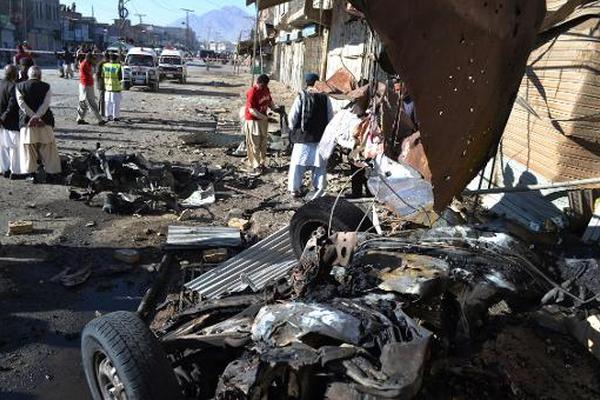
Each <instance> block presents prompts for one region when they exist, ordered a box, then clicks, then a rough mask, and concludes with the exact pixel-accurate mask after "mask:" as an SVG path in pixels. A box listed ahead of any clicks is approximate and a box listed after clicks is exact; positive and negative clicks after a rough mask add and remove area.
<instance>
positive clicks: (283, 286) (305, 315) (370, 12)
mask: <svg viewBox="0 0 600 400" xmlns="http://www.w3.org/2000/svg"><path fill="white" fill-rule="evenodd" d="M352 3H354V4H355V6H356V7H357V8H358V9H360V10H361V12H363V13H364V14H365V15H366V17H367V19H368V20H369V22H370V23H371V25H372V26H373V28H374V29H375V30H376V31H377V32H378V33H379V34H380V36H381V37H382V39H383V42H384V43H385V44H386V48H387V50H388V53H389V57H390V59H391V61H392V63H393V64H394V67H395V68H397V71H398V72H399V73H400V74H401V75H402V77H403V79H405V80H406V84H407V87H408V90H409V91H410V93H411V94H412V96H413V98H414V99H415V103H416V108H417V109H418V115H419V118H420V121H419V122H420V132H419V131H417V132H413V131H412V130H411V129H408V130H405V133H406V132H408V133H409V134H402V132H403V130H402V124H401V123H394V124H393V125H394V126H395V129H393V130H392V131H391V132H392V134H391V137H390V132H388V131H385V135H384V136H385V137H382V138H380V139H381V140H382V141H385V143H386V156H387V157H383V156H381V155H380V158H379V162H378V164H377V168H376V169H375V170H374V173H373V174H372V177H373V178H374V179H375V180H377V179H379V187H378V188H377V187H373V186H371V187H372V188H374V189H376V190H375V192H376V193H378V194H380V196H379V198H380V200H383V202H385V203H386V204H388V205H389V206H390V208H392V209H393V210H395V211H396V212H397V213H398V214H400V215H405V216H406V215H407V214H412V213H414V212H416V211H419V212H420V211H425V214H426V215H429V212H430V211H431V210H433V211H435V212H437V213H438V214H440V213H441V212H442V211H444V210H445V209H446V207H447V206H448V204H449V203H450V201H451V200H452V198H453V197H454V196H456V195H458V194H460V192H461V191H462V190H463V189H464V187H465V186H466V184H467V183H468V182H469V181H470V180H471V179H473V178H474V177H475V174H476V173H477V172H478V171H479V170H480V169H481V167H482V166H483V165H484V163H485V162H486V160H487V159H488V158H489V156H490V154H492V153H493V152H494V150H495V147H496V145H497V143H498V141H499V138H500V136H501V134H502V130H503V128H504V125H505V123H506V119H507V117H508V114H509V112H510V109H511V106H512V103H513V101H514V93H516V90H517V87H518V84H519V81H520V79H521V76H522V75H523V71H524V66H525V61H526V58H527V56H528V54H529V51H530V50H531V48H532V46H533V43H534V40H535V38H536V34H537V32H538V30H539V27H540V24H541V22H542V19H543V16H544V3H543V1H531V0H512V1H503V2H483V3H482V2H475V1H474V0H473V1H457V0H448V1H429V0H426V1H420V2H407V3H406V4H404V5H403V7H402V8H401V12H400V11H398V12H397V13H394V14H392V15H390V12H389V10H391V9H399V10H400V8H398V7H396V4H397V3H396V2H392V0H370V1H359V0H355V1H353V2H352ZM432 43H435V45H434V44H432ZM415 48H417V49H419V51H415V50H414V49H415ZM411 49H412V51H411ZM423 49H429V51H428V52H426V54H425V55H424V52H423ZM455 92H459V95H456V94H455ZM454 96H459V97H456V98H455V97H454ZM456 99H459V100H456ZM460 99H462V100H460ZM475 107H477V110H475ZM475 111H477V112H475ZM397 119H398V120H399V121H402V119H403V116H402V111H400V113H399V115H398V116H397ZM371 134H372V135H371V136H374V133H373V132H371ZM398 165H401V166H402V168H401V171H400V174H399V176H393V172H394V171H397V170H398ZM386 168H389V170H387V171H386ZM394 179H397V180H398V181H397V182H396V183H399V182H400V181H401V180H405V179H409V180H422V181H423V182H425V183H426V184H427V185H429V186H430V187H429V190H427V189H426V188H425V189H423V190H422V193H424V194H425V195H424V196H422V197H421V198H422V199H425V202H420V201H417V203H418V204H417V203H414V204H413V203H411V204H408V206H407V207H405V208H404V211H403V209H402V206H401V205H400V207H394V204H396V205H398V202H397V201H396V200H395V199H394V197H397V198H399V199H400V200H401V202H406V201H405V200H404V199H403V198H402V197H401V196H395V193H396V190H395V188H394V186H395V185H394ZM372 184H374V183H373V182H372ZM382 192H383V193H384V194H382ZM386 194H387V195H386ZM385 199H388V200H387V201H386V200H385ZM317 201H319V200H317ZM327 201H328V202H330V203H331V202H332V201H333V208H332V209H331V210H330V212H331V214H330V218H329V220H328V221H327V220H322V219H321V220H320V221H318V222H319V223H318V224H316V225H315V226H311V227H310V229H309V231H310V233H311V235H310V238H306V239H307V241H306V245H304V244H305V243H304V242H303V243H301V246H300V247H301V248H304V251H303V252H302V257H301V258H300V260H299V262H298V263H297V264H296V265H295V267H294V268H293V270H292V271H291V273H290V274H289V276H288V279H282V280H279V281H276V282H270V285H268V286H267V287H266V288H264V289H262V290H258V291H255V290H252V285H248V287H247V288H246V291H245V292H244V293H221V295H220V297H218V298H209V299H196V300H195V301H191V302H190V301H186V302H185V303H184V304H180V306H182V307H183V309H181V310H179V311H178V312H175V313H174V314H173V315H172V316H171V317H170V318H169V319H168V321H167V322H166V323H163V324H161V326H159V327H154V332H151V331H150V329H149V328H148V327H147V325H146V324H145V322H143V321H142V320H141V319H140V318H139V317H138V316H136V315H134V314H132V313H125V312H119V313H113V314H109V315H106V316H103V317H100V318H98V319H96V320H94V321H92V322H90V323H89V324H88V325H87V326H86V328H85V329H84V332H83V334H82V353H83V365H84V370H85V373H86V378H87V381H88V384H89V386H90V389H91V392H92V396H93V398H94V399H95V400H101V399H129V400H133V399H144V400H152V399H177V398H190V399H192V398H193V399H204V398H216V399H313V398H329V399H384V398H393V399H409V398H415V397H416V396H418V395H419V394H420V392H421V391H422V389H423V382H424V381H425V380H426V379H427V378H428V375H430V374H432V373H433V372H432V371H431V368H430V367H431V364H432V361H433V360H435V359H436V358H437V359H444V357H446V356H447V355H448V354H450V353H451V351H452V349H455V348H457V347H460V346H461V345H465V344H466V345H468V344H469V343H470V341H471V340H472V339H473V338H474V337H476V336H477V335H478V333H479V331H480V330H481V329H482V327H484V326H485V323H486V320H487V319H488V318H489V317H490V314H491V313H492V310H494V309H495V308H498V307H500V308H503V309H506V310H510V312H514V313H521V312H528V311H534V310H537V309H539V308H540V305H541V304H542V303H543V304H558V305H559V306H561V307H565V308H570V309H578V310H581V311H582V312H585V311H586V310H587V309H590V308H593V307H597V306H598V301H599V300H600V299H599V293H600V291H598V290H597V289H598V288H597V287H596V286H597V281H596V278H595V276H589V274H586V273H579V272H573V269H572V268H561V267H559V268H556V266H557V265H559V266H560V265H566V264H567V263H569V264H570V265H577V264H578V263H579V264H582V263H583V264H585V263H587V264H586V265H589V263H590V262H591V261H590V260H587V261H586V260H577V259H568V260H561V258H560V257H559V256H556V255H553V254H552V253H551V252H550V251H547V250H541V249H540V248H538V247H537V246H534V245H532V243H531V242H529V241H527V240H521V239H518V238H517V236H516V235H514V234H512V232H511V231H510V230H507V229H505V228H503V227H499V226H494V225H482V226H477V227H474V226H464V225H456V226H452V225H454V224H447V225H446V224H443V223H442V224H440V225H441V226H438V227H433V228H432V227H431V226H428V227H427V228H419V229H413V230H404V231H402V232H400V233H394V234H390V235H385V234H384V235H378V234H374V233H371V232H358V230H359V229H358V228H360V227H361V224H362V223H363V222H365V221H368V224H369V225H370V228H371V227H373V226H374V225H377V226H379V225H378V224H376V223H375V221H370V220H368V217H367V215H366V214H365V215H364V216H363V218H360V219H359V220H358V224H356V225H354V226H355V227H356V229H349V232H342V231H339V230H338V229H334V232H331V231H330V230H331V229H330V228H331V227H332V220H333V215H334V213H335V212H336V210H335V209H336V208H337V207H341V208H344V207H346V206H345V204H347V203H345V202H344V200H339V199H329V200H327ZM404 205H405V206H406V204H404ZM311 206H312V205H311V204H310V203H309V204H308V205H307V206H305V207H311ZM301 212H302V210H300V211H299V213H301ZM348 218H350V219H354V216H352V217H350V216H349V217H348ZM425 218H426V219H428V218H429V217H427V216H426V217H425ZM442 221H443V219H442ZM353 222H355V221H353ZM428 222H433V221H428ZM443 222H446V221H443ZM319 225H320V227H319ZM349 225H350V224H349ZM428 225H431V224H428ZM363 230H364V229H363ZM300 236H303V235H300ZM596 267H597V264H596ZM579 271H580V272H581V271H583V268H580V269H579ZM557 282H558V283H557ZM561 282H562V284H560V283H561ZM493 379H494V376H493V375H491V374H490V382H491V380H493ZM496 383H497V382H496ZM511 390H513V388H511V387H510V384H508V385H507V388H506V391H504V392H501V395H502V398H518V396H513V395H514V392H511ZM484 392H485V389H482V391H481V393H484ZM484 397H485V396H484ZM448 398H450V397H448ZM479 398H483V397H479Z"/></svg>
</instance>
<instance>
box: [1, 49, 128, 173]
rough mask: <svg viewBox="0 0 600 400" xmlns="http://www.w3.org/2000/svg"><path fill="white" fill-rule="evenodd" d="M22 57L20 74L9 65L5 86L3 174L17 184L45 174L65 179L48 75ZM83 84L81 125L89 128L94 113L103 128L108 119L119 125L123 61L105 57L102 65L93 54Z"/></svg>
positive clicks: (84, 70)
mask: <svg viewBox="0 0 600 400" xmlns="http://www.w3.org/2000/svg"><path fill="white" fill-rule="evenodd" d="M17 56H18V57H15V62H16V61H17V58H18V62H19V64H17V65H19V67H20V69H18V68H17V65H15V64H8V65H6V67H5V68H4V76H3V79H2V80H0V173H1V174H3V175H4V176H5V177H11V178H12V179H18V178H27V177H30V176H33V175H34V174H35V173H36V172H37V171H38V169H39V168H42V169H43V171H44V172H45V174H48V175H53V174H59V173H60V172H61V162H60V157H59V155H58V149H57V146H56V140H55V137H54V125H55V124H54V115H53V113H52V110H51V109H50V102H51V98H52V91H51V88H50V85H49V84H48V83H46V82H43V81H42V71H41V69H40V68H39V67H37V66H35V65H33V60H32V58H31V57H27V56H26V53H24V52H17ZM94 78H96V79H94ZM79 79H80V83H79V107H78V109H77V123H78V124H82V125H83V124H87V122H86V121H85V117H86V114H87V112H88V110H90V109H91V110H92V112H93V114H94V116H95V117H96V119H97V121H98V124H99V125H104V124H106V120H105V119H104V118H105V117H106V118H107V119H108V120H113V121H118V120H119V117H120V103H121V79H122V68H121V64H120V63H119V60H118V55H116V54H105V58H104V59H103V60H102V61H100V62H99V63H98V65H96V62H95V60H94V56H93V54H92V53H91V52H89V53H87V54H86V56H85V59H84V60H83V61H82V62H81V64H80V78H79ZM94 83H96V85H97V88H98V91H99V94H100V102H99V103H98V102H97V100H96V93H95V91H94Z"/></svg>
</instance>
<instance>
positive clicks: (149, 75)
mask: <svg viewBox="0 0 600 400" xmlns="http://www.w3.org/2000/svg"><path fill="white" fill-rule="evenodd" d="M159 75H160V74H159V70H158V57H157V56H156V53H155V52H154V50H152V49H151V48H144V47H134V48H133V49H131V50H129V52H128V53H127V57H126V58H125V63H124V65H123V81H122V86H123V89H125V90H129V89H130V88H131V87H133V86H146V87H148V88H150V89H151V90H152V91H154V92H158V89H159V87H160V82H159V80H160V77H159Z"/></svg>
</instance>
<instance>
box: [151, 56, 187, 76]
mask: <svg viewBox="0 0 600 400" xmlns="http://www.w3.org/2000/svg"><path fill="white" fill-rule="evenodd" d="M158 67H159V69H160V78H161V79H166V78H171V79H177V80H179V83H186V82H187V75H188V73H187V63H186V60H185V56H184V54H183V52H182V51H180V50H170V49H164V50H163V51H162V53H161V55H160V58H159V61H158Z"/></svg>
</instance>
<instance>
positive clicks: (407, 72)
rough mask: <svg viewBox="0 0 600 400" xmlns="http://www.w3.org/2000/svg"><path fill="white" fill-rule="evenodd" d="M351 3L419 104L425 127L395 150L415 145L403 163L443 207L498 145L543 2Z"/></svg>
mask: <svg viewBox="0 0 600 400" xmlns="http://www.w3.org/2000/svg"><path fill="white" fill-rule="evenodd" d="M351 3H353V4H354V5H355V6H356V7H358V8H359V9H360V10H361V11H363V12H364V14H365V16H366V18H367V20H368V21H369V23H370V25H371V26H372V27H373V29H374V30H375V31H376V32H377V33H378V34H379V36H380V37H381V39H382V41H383V43H384V46H385V49H386V51H387V54H388V56H389V59H390V61H391V63H392V65H393V67H394V69H395V71H396V72H397V73H398V74H400V76H401V78H402V79H403V80H404V81H405V83H406V86H407V89H408V91H409V93H410V95H411V96H412V98H413V99H414V102H415V108H416V113H417V119H418V122H419V129H420V132H418V133H417V134H416V135H413V136H410V137H408V138H403V139H398V140H397V141H396V143H395V145H396V148H400V147H403V148H404V149H409V150H408V152H407V151H406V150H405V151H404V153H403V154H402V155H401V157H402V158H401V159H400V160H399V161H403V162H405V163H407V164H409V165H411V166H412V167H414V168H416V169H417V170H418V171H419V172H420V173H421V174H422V175H423V177H424V178H425V179H427V180H428V181H430V182H431V184H432V186H433V190H434V197H435V209H436V210H437V211H440V210H443V209H444V208H445V207H446V206H447V205H448V204H449V203H450V201H451V200H452V198H453V197H454V196H455V195H457V194H460V193H461V192H462V191H463V190H464V188H465V187H466V186H467V184H468V183H469V182H470V181H471V180H472V179H473V178H474V177H475V176H476V174H477V173H478V172H479V171H480V169H481V168H482V167H483V166H484V165H485V163H486V161H487V160H488V159H489V158H490V156H491V155H492V154H493V153H494V152H495V150H496V148H497V145H498V143H499V141H500V137H501V136H502V133H503V131H504V128H505V126H506V122H507V120H508V117H509V114H510V111H511V109H512V106H513V102H514V100H515V98H516V94H517V91H518V88H519V83H520V82H521V78H522V77H523V73H524V71H525V65H526V61H527V58H528V56H529V54H530V52H531V50H532V48H533V46H534V42H535V40H536V36H537V33H538V31H539V28H540V25H541V23H542V21H543V19H544V15H545V2H544V1H543V0H501V1H500V0H492V1H484V2H482V1H476V0H446V1H439V0H420V1H401V2H399V1H397V0H369V1H366V0H353V1H351ZM393 134H394V132H385V135H386V136H389V135H393ZM404 141H410V142H411V143H402V142H404ZM386 142H388V141H387V138H386ZM403 145H404V146H403ZM389 151H391V152H393V149H391V148H387V149H386V153H387V152H389ZM392 158H396V159H398V154H397V153H396V154H395V157H394V156H392Z"/></svg>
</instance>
